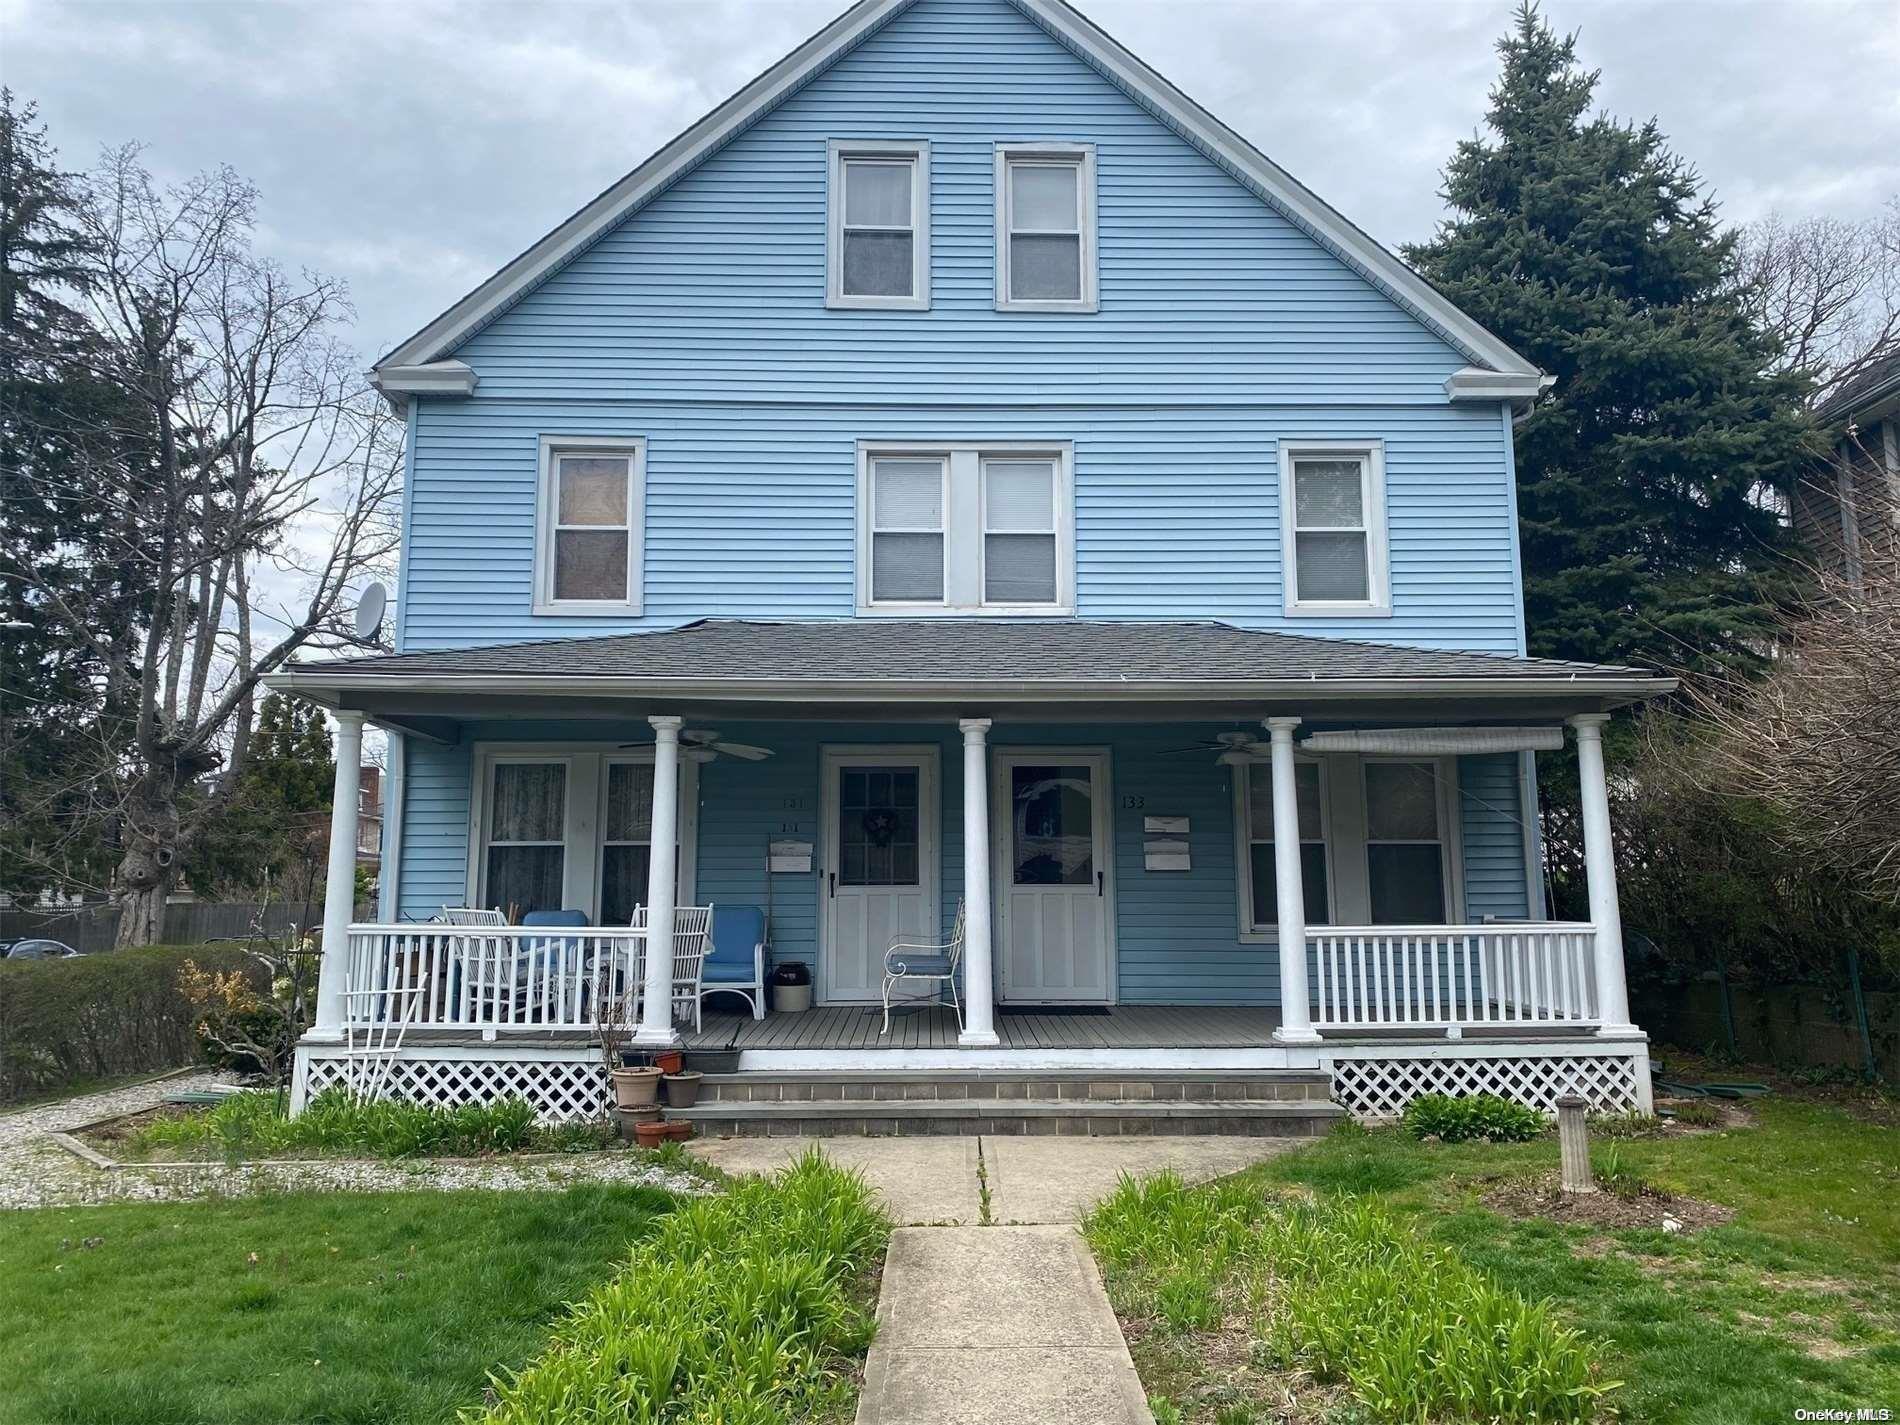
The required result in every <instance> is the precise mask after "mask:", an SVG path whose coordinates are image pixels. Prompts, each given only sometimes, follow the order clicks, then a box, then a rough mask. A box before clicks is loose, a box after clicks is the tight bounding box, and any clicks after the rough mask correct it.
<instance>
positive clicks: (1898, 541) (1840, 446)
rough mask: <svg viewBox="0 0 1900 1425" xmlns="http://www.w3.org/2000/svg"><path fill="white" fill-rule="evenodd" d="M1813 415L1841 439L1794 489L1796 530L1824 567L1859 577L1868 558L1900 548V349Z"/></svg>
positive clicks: (1852, 580)
mask: <svg viewBox="0 0 1900 1425" xmlns="http://www.w3.org/2000/svg"><path fill="white" fill-rule="evenodd" d="M1816 414H1817V416H1818V418H1819V420H1820V422H1821V424H1822V425H1823V426H1826V427H1828V428H1830V429H1833V430H1835V431H1837V432H1838V435H1839V438H1838V440H1837V441H1836V442H1835V446H1834V458H1833V459H1832V460H1831V461H1829V462H1828V463H1827V464H1825V465H1823V466H1822V467H1821V468H1820V469H1819V470H1817V471H1816V472H1815V473H1814V474H1813V475H1812V476H1810V477H1809V478H1808V479H1806V480H1804V481H1802V482H1801V483H1800V484H1799V485H1797V487H1796V489H1795V499H1794V527H1795V533H1796V534H1798V535H1799V536H1800V537H1801V540H1802V542H1803V543H1804V544H1805V545H1807V547H1808V549H1809V550H1810V551H1811V552H1812V553H1813V555H1814V557H1815V558H1816V560H1817V561H1818V563H1819V564H1820V567H1821V568H1822V569H1824V570H1826V571H1827V572H1829V573H1831V574H1834V575H1836V576H1838V577H1840V578H1843V579H1845V580H1847V581H1848V582H1849V583H1851V584H1859V583H1860V582H1861V579H1862V577H1863V576H1864V574H1865V572H1866V568H1867V565H1868V563H1869V561H1870V560H1873V559H1881V558H1884V559H1885V560H1887V561H1889V562H1891V561H1893V560H1894V559H1895V558H1896V555H1900V351H1895V352H1894V353H1893V355H1892V356H1891V357H1890V358H1889V359H1888V360H1886V361H1884V362H1882V363H1880V364H1879V365H1877V366H1875V367H1873V368H1872V369H1871V370H1869V371H1867V372H1866V373H1865V374H1863V375H1862V376H1861V377H1860V378H1859V379H1858V380H1855V381H1853V382H1852V383H1850V384H1849V385H1847V386H1846V387H1844V388H1843V389H1841V390H1840V391H1837V392H1835V393H1834V394H1833V395H1831V396H1829V397H1828V399H1827V400H1826V401H1825V402H1824V403H1823V404H1822V406H1821V408H1820V410H1819V411H1818V412H1817V413H1816Z"/></svg>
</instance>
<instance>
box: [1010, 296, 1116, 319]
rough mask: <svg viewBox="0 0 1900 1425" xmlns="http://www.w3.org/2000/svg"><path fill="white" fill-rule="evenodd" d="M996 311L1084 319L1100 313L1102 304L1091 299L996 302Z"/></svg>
mask: <svg viewBox="0 0 1900 1425" xmlns="http://www.w3.org/2000/svg"><path fill="white" fill-rule="evenodd" d="M996 310H997V311H999V312H1031V313H1033V312H1041V313H1043V314H1045V315H1053V316H1072V317H1086V316H1092V315H1093V314H1095V313H1097V312H1099V311H1101V310H1102V304H1101V303H1100V302H1098V301H1096V300H1095V299H1094V298H1092V297H1091V298H1086V299H1084V300H1083V301H1080V302H1035V301H1028V300H1023V301H1005V302H998V303H997V304H996Z"/></svg>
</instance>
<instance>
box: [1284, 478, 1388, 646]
mask: <svg viewBox="0 0 1900 1425" xmlns="http://www.w3.org/2000/svg"><path fill="white" fill-rule="evenodd" d="M1280 485H1281V492H1282V493H1281V501H1280V518H1281V526H1282V529H1283V531H1284V537H1283V540H1282V549H1281V553H1282V557H1283V558H1284V560H1285V571H1286V572H1285V579H1286V612H1287V613H1288V614H1289V615H1299V616H1309V615H1332V616H1340V617H1352V616H1358V617H1366V616H1378V615H1383V614H1389V613H1391V612H1392V597H1391V590H1390V579H1389V575H1388V572H1387V568H1386V537H1385V459H1384V453H1383V451H1382V450H1381V448H1380V447H1379V446H1378V445H1377V444H1376V443H1373V444H1368V443H1363V442H1361V443H1342V442H1333V441H1327V442H1317V443H1311V444H1297V445H1287V446H1284V447H1282V449H1281V452H1280Z"/></svg>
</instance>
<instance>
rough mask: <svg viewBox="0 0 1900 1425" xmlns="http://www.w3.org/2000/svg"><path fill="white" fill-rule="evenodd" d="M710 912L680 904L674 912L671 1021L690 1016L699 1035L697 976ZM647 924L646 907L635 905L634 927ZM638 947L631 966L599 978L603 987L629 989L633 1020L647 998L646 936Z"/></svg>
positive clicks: (642, 927) (706, 908)
mask: <svg viewBox="0 0 1900 1425" xmlns="http://www.w3.org/2000/svg"><path fill="white" fill-rule="evenodd" d="M712 910H713V908H712V907H711V906H709V905H682V906H676V907H674V909H673V1018H674V1019H683V1018H685V1017H686V1016H687V1015H688V1014H691V1015H692V1019H693V1031H694V1033H698V1032H699V1027H700V1016H699V994H700V973H701V970H702V968H703V966H704V965H705V963H706V935H707V932H708V931H709V930H710V929H711V928H712ZM646 925H647V908H646V907H645V906H635V907H634V911H633V928H634V929H635V930H645V929H646ZM639 947H640V948H639V950H638V951H637V952H636V953H634V954H633V955H632V956H630V957H628V958H630V959H631V960H632V962H633V963H632V964H631V965H630V966H614V967H612V969H611V970H609V971H607V972H606V973H604V974H603V975H602V976H601V980H602V983H603V986H605V985H607V984H611V983H613V982H614V981H616V980H617V981H619V983H621V984H623V985H630V986H631V992H630V993H628V992H626V991H623V993H625V994H626V998H627V1000H628V1002H629V1003H631V1004H632V1005H633V1006H634V1009H633V1014H634V1017H635V1018H636V1019H638V1017H639V1004H640V1002H641V1001H642V1000H643V999H644V998H645V995H646V979H647V940H646V937H645V936H642V937H641V939H640V942H639ZM623 976H624V977H625V978H622V977H623ZM603 992H605V991H604V990H603Z"/></svg>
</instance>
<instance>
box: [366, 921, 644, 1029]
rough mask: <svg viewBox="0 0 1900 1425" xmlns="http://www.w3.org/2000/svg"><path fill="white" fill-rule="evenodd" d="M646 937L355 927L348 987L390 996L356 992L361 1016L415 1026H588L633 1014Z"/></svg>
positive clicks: (629, 932) (524, 929)
mask: <svg viewBox="0 0 1900 1425" xmlns="http://www.w3.org/2000/svg"><path fill="white" fill-rule="evenodd" d="M645 938H646V932H645V931H644V930H636V929H624V928H622V929H613V930H591V929H582V928H575V929H567V928H565V927H562V928H558V929H556V928H547V927H541V926H534V927H528V926H518V925H511V926H494V927H489V926H451V925H353V926H351V927H350V960H349V972H348V985H347V987H348V988H349V989H351V990H358V991H362V990H367V991H384V992H386V995H387V997H386V998H378V997H376V996H375V995H369V996H364V997H361V998H354V999H352V1001H351V1005H352V1009H351V1013H352V1016H353V1017H354V1018H355V1019H356V1020H357V1021H358V1022H359V1023H365V1022H367V1023H380V1022H385V1021H389V1020H395V1019H402V1018H404V1017H405V1016H407V1023H408V1026H409V1027H410V1028H412V1029H470V1030H575V1029H592V1028H594V1027H595V1026H596V1025H597V1024H598V1023H599V1022H600V1016H601V1014H602V1013H604V1012H612V1011H618V1013H619V1016H620V1017H621V1018H623V1019H624V1018H626V1017H627V1016H629V1015H630V1014H631V1012H632V1008H631V1007H632V992H633V991H634V990H635V989H636V987H637V985H638V981H639V971H640V963H641V954H640V949H641V945H642V942H643V941H644V940H645ZM411 992H415V993H413V994H412V993H411ZM412 1000H413V1003H414V1011H413V1013H411V1012H410V1005H411V1001H412Z"/></svg>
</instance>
